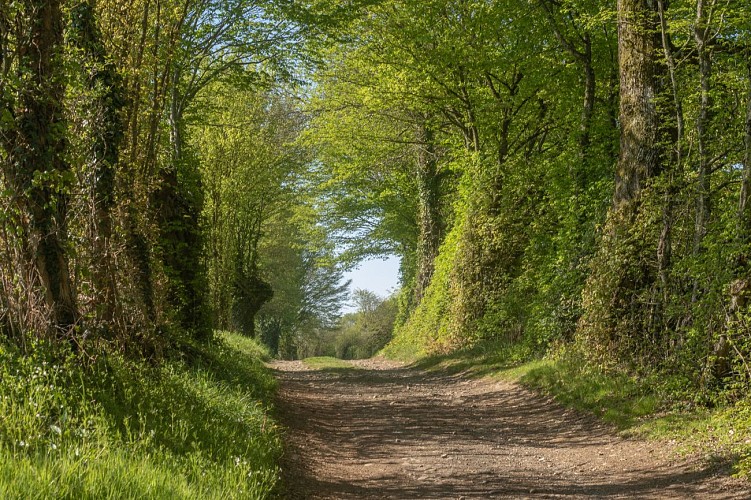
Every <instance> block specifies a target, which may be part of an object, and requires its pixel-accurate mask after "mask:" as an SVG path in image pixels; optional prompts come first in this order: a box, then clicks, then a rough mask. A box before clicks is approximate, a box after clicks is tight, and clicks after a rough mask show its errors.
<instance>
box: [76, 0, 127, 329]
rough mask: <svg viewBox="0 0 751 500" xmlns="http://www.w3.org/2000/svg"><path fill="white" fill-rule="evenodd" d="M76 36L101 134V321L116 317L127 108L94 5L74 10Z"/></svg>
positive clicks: (97, 275) (95, 150) (97, 183)
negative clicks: (116, 241)
mask: <svg viewBox="0 0 751 500" xmlns="http://www.w3.org/2000/svg"><path fill="white" fill-rule="evenodd" d="M71 32H72V38H73V40H74V43H75V44H76V46H78V47H79V48H80V49H81V50H82V51H83V54H84V63H83V64H84V66H85V70H86V74H87V75H88V79H87V81H86V86H87V90H88V91H89V92H90V93H91V97H92V99H93V102H92V103H91V104H90V107H89V109H88V115H89V116H88V121H89V123H90V127H91V128H92V129H93V130H95V131H96V133H95V134H94V140H93V144H92V145H91V153H90V154H91V163H92V165H93V172H91V177H92V178H93V186H92V187H93V202H94V220H92V221H91V226H92V233H93V244H94V249H93V262H92V264H93V268H94V269H93V278H94V282H95V286H96V288H97V289H98V290H99V291H100V293H101V294H102V307H101V310H100V319H101V320H103V321H105V322H107V323H111V322H112V321H113V320H114V318H115V314H116V313H115V311H116V309H117V305H116V295H117V284H116V282H115V277H114V272H115V271H114V267H113V262H112V261H111V257H110V255H109V251H110V245H111V240H112V226H113V221H112V209H113V208H114V205H115V196H114V195H115V175H116V166H117V163H118V161H119V159H120V144H121V142H122V139H123V136H124V130H123V122H122V120H121V118H120V112H121V110H122V109H123V107H124V106H125V99H124V97H123V87H122V81H121V79H120V76H119V75H118V73H117V69H116V68H115V66H114V65H113V64H111V63H108V62H107V59H106V53H105V49H104V45H103V43H102V36H101V33H100V31H99V28H98V27H97V24H96V19H95V13H94V6H93V4H92V3H91V2H90V1H84V2H82V3H80V4H78V5H77V6H76V7H75V8H74V9H73V12H72V29H71Z"/></svg>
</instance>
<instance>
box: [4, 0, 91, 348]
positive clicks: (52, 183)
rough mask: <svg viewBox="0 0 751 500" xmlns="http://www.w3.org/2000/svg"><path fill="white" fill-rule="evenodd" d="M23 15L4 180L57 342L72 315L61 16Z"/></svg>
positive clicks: (32, 6) (36, 0) (56, 5)
mask: <svg viewBox="0 0 751 500" xmlns="http://www.w3.org/2000/svg"><path fill="white" fill-rule="evenodd" d="M24 7H25V10H26V13H27V14H28V16H29V20H30V21H29V24H28V25H27V26H26V30H27V32H26V33H18V40H19V45H18V55H19V59H18V72H19V75H18V77H19V80H20V81H22V82H24V84H23V85H24V86H23V87H22V88H21V89H19V90H20V92H19V96H18V101H17V109H16V128H15V130H14V132H15V133H14V137H13V141H14V143H15V144H14V146H15V147H14V150H13V155H14V156H15V158H13V161H12V162H9V163H10V164H11V165H12V166H11V167H10V170H11V171H10V172H9V173H10V175H9V178H10V180H11V182H12V184H13V187H14V189H15V190H16V192H17V193H19V195H20V196H18V199H19V201H20V204H21V205H22V206H21V208H22V210H24V211H26V212H27V213H28V215H29V223H30V224H29V226H30V234H29V236H30V238H29V242H30V246H31V248H30V250H31V252H32V255H33V261H34V263H35V266H36V270H37V271H38V273H39V277H40V280H41V283H42V285H43V287H44V292H45V299H46V302H47V304H48V305H49V306H50V308H51V311H52V323H53V325H54V327H55V328H56V329H57V331H58V334H59V335H60V336H64V337H69V338H70V336H71V335H72V333H73V328H74V326H75V325H76V323H78V320H79V314H78V306H77V303H76V294H75V290H74V287H73V281H72V279H71V276H70V270H69V255H68V248H67V236H68V235H67V208H68V201H69V195H68V190H69V183H70V178H71V177H72V172H71V169H70V165H68V164H67V163H66V161H65V150H66V147H67V144H66V142H67V141H66V139H65V121H64V118H63V108H62V102H63V97H64V95H65V84H64V77H63V74H62V73H63V70H62V68H61V57H60V56H61V54H60V52H61V47H62V35H63V23H62V12H61V6H60V1H59V0H27V1H26V2H25V4H24ZM19 24H21V23H19ZM21 29H22V30H23V29H24V28H23V27H21Z"/></svg>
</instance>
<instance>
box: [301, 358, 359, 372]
mask: <svg viewBox="0 0 751 500" xmlns="http://www.w3.org/2000/svg"><path fill="white" fill-rule="evenodd" d="M303 363H304V364H305V366H307V367H309V368H313V369H314V370H354V369H355V367H354V366H353V365H352V363H349V362H347V361H344V360H343V359H339V358H332V357H330V356H317V357H313V358H305V359H304V360H303Z"/></svg>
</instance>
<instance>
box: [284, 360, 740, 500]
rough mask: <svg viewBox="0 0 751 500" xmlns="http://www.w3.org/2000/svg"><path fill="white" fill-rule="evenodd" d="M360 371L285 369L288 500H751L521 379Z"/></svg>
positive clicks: (725, 481) (377, 363) (719, 476)
mask: <svg viewBox="0 0 751 500" xmlns="http://www.w3.org/2000/svg"><path fill="white" fill-rule="evenodd" d="M356 364H357V365H358V369H356V370H320V371H317V370H311V369H308V368H306V367H305V365H303V364H302V363H300V362H277V363H274V365H273V368H274V369H275V370H276V374H277V376H278V378H279V380H280V383H281V387H280V393H279V400H278V402H277V403H278V407H279V416H280V419H281V421H282V424H283V425H284V426H285V427H286V429H287V431H286V440H287V441H286V443H287V444H286V452H285V459H284V463H283V467H284V475H285V482H286V485H287V490H286V492H285V493H284V498H289V499H381V498H389V499H427V498H429V499H454V500H456V499H470V498H472V499H492V498H591V497H597V498H602V497H608V498H701V499H705V498H738V499H741V498H743V499H746V498H751V489H750V488H749V484H748V483H746V482H742V481H739V480H733V479H731V478H729V477H727V475H726V474H727V472H726V471H722V470H718V469H717V468H712V467H710V466H708V465H707V464H706V463H704V462H702V461H701V460H698V459H686V458H676V456H675V453H674V452H673V451H672V450H671V449H670V446H669V445H667V444H663V443H655V442H646V441H640V440H631V439H623V438H621V437H618V436H617V435H616V434H615V433H614V432H613V430H612V429H611V428H609V427H607V426H605V425H603V424H600V423H599V422H598V421H596V420H595V419H593V418H592V417H589V416H586V415H582V414H579V413H577V412H574V411H572V410H567V409H564V408H562V407H560V406H559V405H557V404H556V403H555V402H553V401H551V400H549V399H547V398H544V397H541V396H539V395H536V394H534V393H532V392H530V391H527V390H525V389H524V388H522V387H520V386H518V385H516V384H513V383H511V382H507V381H502V380H496V379H489V378H484V379H473V378H467V377H464V376H462V375H447V374H441V373H433V372H425V371H420V370H416V369H412V368H405V367H402V366H400V365H398V364H395V363H393V362H389V361H385V360H366V361H361V362H356Z"/></svg>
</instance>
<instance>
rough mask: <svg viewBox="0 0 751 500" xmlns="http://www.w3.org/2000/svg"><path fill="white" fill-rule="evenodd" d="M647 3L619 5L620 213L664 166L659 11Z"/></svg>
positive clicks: (636, 0) (627, 0)
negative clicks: (658, 65) (658, 106)
mask: <svg viewBox="0 0 751 500" xmlns="http://www.w3.org/2000/svg"><path fill="white" fill-rule="evenodd" d="M650 4H651V2H647V1H646V0H618V61H619V67H620V120H619V121H620V126H621V141H620V142H621V150H620V155H619V158H618V167H617V169H616V175H615V195H614V197H613V202H614V206H615V209H616V210H620V209H622V208H624V206H625V205H627V204H630V203H632V202H634V201H635V200H636V198H637V197H638V195H639V193H640V191H641V189H642V188H643V187H644V183H645V181H646V180H647V179H649V178H650V177H652V176H654V175H656V174H657V173H658V169H659V165H660V148H659V144H658V143H659V137H658V135H659V134H658V130H659V121H658V113H657V109H656V106H655V98H656V97H657V93H658V88H657V79H656V77H655V76H656V72H657V69H656V62H655V53H656V50H657V48H658V47H657V44H656V43H655V42H656V40H655V36H654V34H655V33H656V28H657V26H656V23H655V11H654V10H653V9H652V8H651V7H650Z"/></svg>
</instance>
